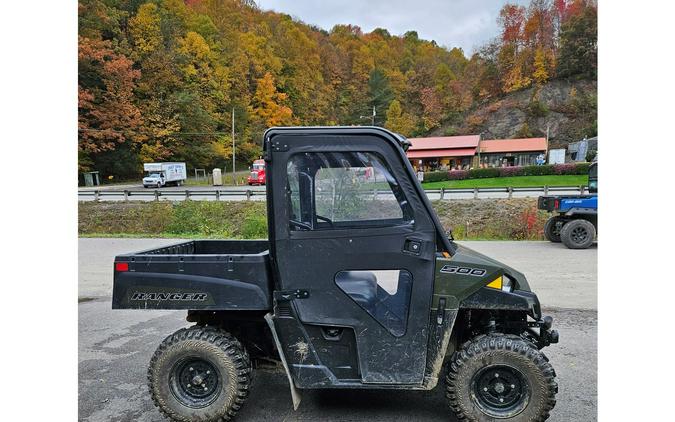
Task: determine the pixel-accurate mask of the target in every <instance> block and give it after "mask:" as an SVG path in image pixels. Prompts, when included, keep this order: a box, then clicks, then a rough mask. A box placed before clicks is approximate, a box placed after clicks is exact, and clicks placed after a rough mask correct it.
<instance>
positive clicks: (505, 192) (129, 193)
mask: <svg viewBox="0 0 675 422" xmlns="http://www.w3.org/2000/svg"><path fill="white" fill-rule="evenodd" d="M555 192H570V193H579V194H584V193H585V192H588V187H587V186H537V187H526V188H514V187H488V188H441V189H427V190H425V193H426V194H427V196H428V197H429V199H440V200H444V199H451V198H452V197H458V196H463V197H465V198H466V197H469V198H471V197H472V198H474V199H479V198H480V197H481V196H483V197H493V198H499V197H506V198H512V197H513V196H514V194H519V193H521V194H522V193H526V194H527V193H536V194H543V195H548V194H551V193H555ZM363 193H367V194H372V195H374V196H377V195H380V194H381V195H384V196H387V195H389V196H390V195H391V191H384V190H368V191H364V192H363ZM265 195H266V193H265V191H264V190H252V189H247V190H233V189H218V188H214V189H208V190H207V189H197V190H190V189H185V190H176V189H172V190H168V189H167V190H159V189H154V190H147V189H144V190H132V189H127V190H105V189H92V190H80V191H78V193H77V196H78V199H79V200H80V201H125V202H128V201H135V200H139V201H159V200H170V201H171V200H173V201H184V200H188V199H189V200H215V201H222V200H235V201H242V200H243V201H251V200H265ZM517 196H529V195H517Z"/></svg>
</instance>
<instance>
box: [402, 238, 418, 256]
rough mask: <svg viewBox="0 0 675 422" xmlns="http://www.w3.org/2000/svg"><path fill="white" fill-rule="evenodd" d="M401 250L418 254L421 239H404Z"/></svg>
mask: <svg viewBox="0 0 675 422" xmlns="http://www.w3.org/2000/svg"><path fill="white" fill-rule="evenodd" d="M403 252H406V253H410V254H413V255H419V254H420V252H422V241H421V240H418V239H406V240H405V243H404V244H403Z"/></svg>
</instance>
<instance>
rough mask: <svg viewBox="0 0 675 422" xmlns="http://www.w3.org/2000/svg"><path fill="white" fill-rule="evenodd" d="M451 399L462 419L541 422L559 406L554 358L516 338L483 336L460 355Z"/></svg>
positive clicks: (449, 383) (450, 378)
mask: <svg viewBox="0 0 675 422" xmlns="http://www.w3.org/2000/svg"><path fill="white" fill-rule="evenodd" d="M445 381H446V397H447V398H448V399H449V401H450V408H451V409H452V410H453V412H454V413H455V415H456V416H457V419H459V420H467V421H471V422H487V421H494V420H495V419H505V420H511V421H528V422H540V421H544V420H546V419H548V417H549V416H550V412H551V409H553V407H554V406H555V403H556V401H555V395H556V393H557V392H558V384H557V383H556V382H555V371H554V369H553V367H552V366H551V364H549V363H548V359H547V358H546V356H544V354H543V353H541V352H540V351H539V350H537V349H536V348H535V347H534V346H533V345H532V344H531V343H529V342H526V341H525V340H523V339H522V338H520V337H518V336H514V335H505V334H490V335H481V336H478V337H476V338H474V339H472V340H471V341H468V342H466V343H465V344H464V345H463V346H462V348H461V349H460V350H459V351H457V352H455V354H454V355H453V357H452V360H451V362H450V365H449V368H448V374H447V377H446V380H445Z"/></svg>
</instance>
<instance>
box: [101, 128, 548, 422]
mask: <svg viewBox="0 0 675 422" xmlns="http://www.w3.org/2000/svg"><path fill="white" fill-rule="evenodd" d="M409 145H410V144H409V142H408V141H407V140H405V139H404V138H402V137H400V136H398V135H396V134H393V133H391V132H389V131H387V130H385V129H382V128H374V127H365V128H364V127H333V128H325V127H319V128H272V129H269V130H268V131H267V132H266V133H265V135H264V142H263V150H264V157H265V164H266V165H267V170H268V171H269V173H268V175H269V176H270V178H269V184H268V185H267V216H268V229H269V232H268V240H192V241H188V242H181V243H177V244H174V245H170V246H166V247H162V248H157V249H152V250H147V251H144V252H139V253H135V254H125V255H119V256H117V257H115V262H114V285H113V299H112V307H113V309H143V310H148V309H174V310H175V309H182V310H186V311H187V321H189V322H192V323H194V325H192V326H191V327H188V328H183V329H180V330H178V331H177V332H175V333H174V334H171V335H169V336H168V337H167V338H166V339H165V340H164V341H163V342H162V344H161V345H160V346H159V347H158V349H157V351H156V352H155V354H154V355H153V357H152V359H151V361H150V364H149V369H148V384H149V388H150V394H151V395H152V398H153V401H154V403H155V404H156V405H157V406H158V408H159V409H160V411H161V412H162V413H163V414H164V415H165V416H167V417H168V418H170V419H172V420H176V421H179V420H180V421H188V420H200V421H219V420H229V419H230V418H231V417H233V416H234V415H235V413H236V412H237V411H238V410H239V409H240V407H241V406H242V405H243V403H244V401H245V399H246V397H247V396H248V392H249V386H250V383H251V378H252V371H253V369H252V368H253V367H254V366H255V367H259V365H264V363H265V362H270V361H272V362H278V363H279V365H280V366H282V367H283V368H284V370H285V372H286V375H287V376H288V379H289V384H290V389H291V396H292V399H293V405H294V408H296V409H297V406H298V405H299V403H300V398H301V396H300V392H301V390H303V389H316V388H358V389H408V390H431V389H433V388H435V387H436V385H437V383H438V381H439V380H441V379H442V380H445V391H446V395H447V397H448V400H449V404H450V407H449V409H451V410H452V411H453V412H454V414H455V415H456V417H457V418H458V419H460V420H464V419H467V420H471V421H488V420H493V419H504V420H509V421H543V420H545V419H547V418H548V417H549V412H550V411H551V409H553V407H554V405H555V402H556V401H555V395H556V393H557V391H558V387H557V384H556V381H555V377H556V374H555V371H554V369H553V367H552V366H551V364H550V363H549V360H548V358H546V356H545V355H544V354H543V352H542V350H541V349H542V348H544V347H546V346H548V345H550V344H551V343H557V342H558V333H557V332H556V331H555V330H553V329H552V328H551V327H552V324H553V319H552V318H551V317H548V316H543V315H542V312H541V306H540V304H539V300H538V298H537V295H536V294H534V293H533V292H532V291H531V289H530V286H529V284H528V282H527V280H526V278H525V276H524V275H523V274H522V273H520V272H518V271H517V270H515V269H513V268H511V267H509V266H507V265H504V264H502V263H500V262H498V261H496V260H494V259H492V258H489V257H487V256H485V255H481V254H479V253H476V252H474V251H472V250H471V249H468V248H466V247H463V246H459V245H457V244H456V243H455V242H454V241H453V239H452V235H451V234H450V235H448V234H447V233H446V232H445V230H444V228H443V227H442V226H441V223H440V222H439V220H438V217H437V216H436V213H435V212H434V210H433V208H432V207H431V204H430V202H429V200H428V199H427V196H426V195H425V194H424V191H423V190H422V187H421V185H420V183H419V182H418V181H417V178H416V176H415V173H414V171H413V169H412V167H411V165H410V163H409V161H408V160H407V158H406V155H405V152H404V150H405V149H407V147H408V146H409ZM365 168H370V169H372V172H373V173H374V174H373V175H372V177H368V178H364V177H356V176H355V173H358V172H359V171H361V170H363V169H365ZM374 191H375V192H374ZM254 362H257V364H256V365H254V364H253V363H254ZM221 418H222V419H221Z"/></svg>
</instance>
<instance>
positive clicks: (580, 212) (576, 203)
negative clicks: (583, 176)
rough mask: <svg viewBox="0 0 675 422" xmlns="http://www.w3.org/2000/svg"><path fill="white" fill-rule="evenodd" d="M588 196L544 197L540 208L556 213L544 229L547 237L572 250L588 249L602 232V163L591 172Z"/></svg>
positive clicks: (539, 201)
mask: <svg viewBox="0 0 675 422" xmlns="http://www.w3.org/2000/svg"><path fill="white" fill-rule="evenodd" d="M588 193H589V194H588V195H557V196H540V197H539V200H538V202H537V207H538V208H539V209H542V210H546V211H548V212H552V213H555V215H554V216H552V217H551V218H549V219H548V220H547V221H546V224H545V225H544V236H545V237H546V239H548V240H550V241H551V242H555V243H559V242H562V243H563V244H564V245H565V246H567V247H568V248H570V249H586V248H588V247H590V246H591V245H592V244H593V240H595V235H596V233H597V232H598V163H597V162H596V163H593V164H591V166H590V167H589V168H588Z"/></svg>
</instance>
